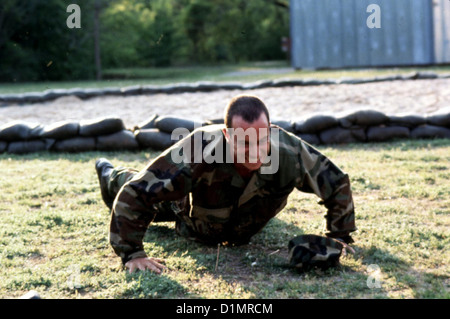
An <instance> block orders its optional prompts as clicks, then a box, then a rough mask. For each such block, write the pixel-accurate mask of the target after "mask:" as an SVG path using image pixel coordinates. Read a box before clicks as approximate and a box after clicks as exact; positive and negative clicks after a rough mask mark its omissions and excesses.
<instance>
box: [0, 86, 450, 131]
mask: <svg viewBox="0 0 450 319" xmlns="http://www.w3.org/2000/svg"><path fill="white" fill-rule="evenodd" d="M238 94H252V95H256V96H258V97H260V98H261V99H262V100H263V101H264V102H265V103H266V105H267V107H268V108H269V111H270V112H271V116H272V119H283V120H295V119H298V118H300V117H302V116H304V115H308V114H312V113H333V114H336V113H340V112H347V111H351V110H354V109H360V108H370V109H373V110H377V111H380V112H383V113H385V114H401V113H416V114H422V115H428V114H432V113H436V112H444V111H445V112H449V111H450V108H449V107H450V106H449V101H450V79H432V80H411V81H392V82H376V83H365V84H356V85H355V84H354V85H352V84H340V85H318V86H297V87H283V88H264V89H255V90H247V91H244V90H230V91H226V90H222V91H215V92H197V93H180V94H154V95H138V96H123V97H117V96H110V97H98V98H92V99H89V100H80V99H78V98H76V97H73V96H69V97H64V98H60V99H57V100H55V101H52V102H47V103H37V104H28V105H11V106H5V107H0V124H4V123H7V122H10V121H13V120H25V121H29V122H37V123H40V124H50V123H54V122H56V121H62V120H76V121H81V120H84V119H95V118H100V117H110V116H117V117H120V118H121V119H123V121H124V123H125V125H126V126H127V127H128V128H131V127H134V126H135V125H138V124H139V123H141V122H143V121H144V120H145V119H147V118H149V117H150V116H151V115H153V114H158V115H172V116H177V117H182V118H189V119H192V120H198V121H203V120H207V119H214V118H222V117H223V111H224V108H225V106H226V105H227V103H228V101H229V100H230V99H231V98H232V97H233V96H235V95H238Z"/></svg>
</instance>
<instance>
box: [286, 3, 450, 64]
mask: <svg viewBox="0 0 450 319" xmlns="http://www.w3.org/2000/svg"><path fill="white" fill-rule="evenodd" d="M437 1H440V0H437ZM370 4H377V5H379V6H380V9H381V28H379V29H377V28H373V29H370V28H368V27H367V24H366V21H367V18H368V17H369V16H370V14H371V13H368V12H366V11H367V7H368V6H369V5H370ZM290 7H291V41H292V55H291V56H292V64H293V66H294V67H296V68H339V67H358V66H388V65H412V64H430V63H433V62H434V49H435V48H434V41H433V23H432V17H433V14H432V3H431V0H395V1H393V0H291V1H290ZM447 23H448V21H447Z"/></svg>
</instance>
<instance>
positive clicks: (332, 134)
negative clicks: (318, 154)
mask: <svg viewBox="0 0 450 319" xmlns="http://www.w3.org/2000/svg"><path fill="white" fill-rule="evenodd" d="M319 137H320V141H321V142H322V143H323V144H344V143H355V142H358V141H364V140H365V139H366V136H365V133H364V130H363V129H362V128H359V129H345V128H342V127H334V128H331V129H328V130H325V131H323V132H321V133H320V134H319Z"/></svg>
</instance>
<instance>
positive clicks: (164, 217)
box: [107, 167, 191, 237]
mask: <svg viewBox="0 0 450 319" xmlns="http://www.w3.org/2000/svg"><path fill="white" fill-rule="evenodd" d="M138 172H139V171H138V170H136V169H133V168H127V167H116V168H114V169H113V171H112V172H111V175H110V176H109V180H108V182H107V190H108V193H109V195H110V196H111V197H112V198H115V197H116V195H117V193H118V192H119V190H120V189H121V188H122V186H123V185H125V184H126V183H127V182H128V181H130V180H131V179H132V178H133V177H134V176H135V175H136V174H137V173H138ZM152 209H154V211H156V212H157V214H156V216H155V219H154V220H153V221H152V222H171V221H173V222H177V232H178V233H179V234H180V235H182V236H185V237H191V236H190V232H189V231H188V230H187V229H186V227H185V225H184V223H183V222H182V221H183V217H184V216H186V215H187V216H189V211H190V203H189V196H185V197H184V198H182V199H180V200H177V201H166V202H161V203H158V204H154V205H153V206H152ZM182 216H183V217H182Z"/></svg>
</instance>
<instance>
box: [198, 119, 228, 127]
mask: <svg viewBox="0 0 450 319" xmlns="http://www.w3.org/2000/svg"><path fill="white" fill-rule="evenodd" d="M214 124H224V120H223V118H218V119H210V120H206V121H205V122H204V123H203V126H206V125H214Z"/></svg>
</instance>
